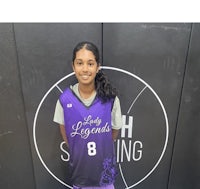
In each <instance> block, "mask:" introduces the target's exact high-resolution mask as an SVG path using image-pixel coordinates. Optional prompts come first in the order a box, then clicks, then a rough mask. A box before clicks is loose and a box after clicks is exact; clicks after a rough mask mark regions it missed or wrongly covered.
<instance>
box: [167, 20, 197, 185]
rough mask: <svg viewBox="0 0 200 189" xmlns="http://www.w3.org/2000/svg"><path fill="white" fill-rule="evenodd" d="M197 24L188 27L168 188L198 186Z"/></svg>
mask: <svg viewBox="0 0 200 189" xmlns="http://www.w3.org/2000/svg"><path fill="white" fill-rule="evenodd" d="M199 52H200V25H199V24H194V25H193V28H192V35H191V42H190V48H189V55H188V61H187V67H186V73H185V78H184V86H183V95H182V99H181V106H180V115H179V119H178V127H177V133H176V138H175V147H174V154H173V162H172V170H171V176H170V184H169V188H170V189H179V188H180V189H181V188H192V189H198V188H200V182H199V178H200V161H199V160H200V151H199V149H200V129H199V123H200V105H199V101H200V89H199V86H200V53H199Z"/></svg>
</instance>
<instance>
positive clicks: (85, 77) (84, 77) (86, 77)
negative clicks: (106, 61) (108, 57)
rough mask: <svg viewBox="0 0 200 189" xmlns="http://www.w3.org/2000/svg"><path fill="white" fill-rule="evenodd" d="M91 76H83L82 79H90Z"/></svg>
mask: <svg viewBox="0 0 200 189" xmlns="http://www.w3.org/2000/svg"><path fill="white" fill-rule="evenodd" d="M89 77H90V76H89V75H82V76H81V78H82V79H88V78H89Z"/></svg>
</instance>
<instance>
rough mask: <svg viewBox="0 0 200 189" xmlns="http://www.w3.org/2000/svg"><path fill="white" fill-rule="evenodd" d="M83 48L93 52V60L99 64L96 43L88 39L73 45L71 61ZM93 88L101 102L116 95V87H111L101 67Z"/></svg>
mask: <svg viewBox="0 0 200 189" xmlns="http://www.w3.org/2000/svg"><path fill="white" fill-rule="evenodd" d="M83 48H85V49H87V50H89V51H91V52H92V53H93V54H94V57H95V60H96V62H97V64H98V66H99V65H100V61H99V59H100V57H99V50H98V48H97V46H96V45H94V44H93V43H91V42H88V41H83V42H80V43H78V44H77V45H76V46H75V48H74V50H73V56H72V61H73V62H74V60H75V59H76V53H77V52H78V51H79V50H81V49H83ZM95 89H96V92H97V96H98V97H99V98H100V99H101V101H102V102H103V103H104V102H107V101H108V100H111V99H114V98H115V97H116V96H117V90H116V88H113V87H112V85H111V83H110V81H109V80H108V78H107V76H106V74H105V73H104V72H103V71H102V70H101V69H100V70H99V71H98V73H97V74H96V77H95Z"/></svg>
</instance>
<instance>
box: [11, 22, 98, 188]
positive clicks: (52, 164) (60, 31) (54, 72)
mask: <svg viewBox="0 0 200 189" xmlns="http://www.w3.org/2000/svg"><path fill="white" fill-rule="evenodd" d="M14 29H15V35H16V42H17V52H18V57H19V66H20V72H21V78H22V89H23V94H24V100H25V109H26V112H25V113H26V116H27V120H28V128H29V133H30V136H33V132H32V130H33V123H34V117H35V113H36V110H37V107H38V106H39V103H40V102H41V100H42V98H43V97H44V95H45V93H46V92H47V91H48V90H49V89H50V87H52V85H53V84H54V83H56V82H57V81H58V80H60V79H61V78H62V77H64V76H65V75H67V74H69V73H71V72H72V68H71V61H72V50H73V48H74V46H75V45H76V44H77V43H78V42H80V41H83V40H89V41H93V42H94V43H95V44H97V45H98V47H99V48H100V49H101V24H58V23H56V24H53V23H50V24H14ZM62 85H63V86H59V87H60V88H62V87H63V89H64V87H66V86H67V85H68V83H67V81H64V82H63V84H62ZM59 95H60V92H59V90H58V89H57V88H54V90H52V91H51V93H50V94H49V95H48V96H47V98H46V99H45V101H44V103H43V104H42V106H41V109H40V111H39V113H38V117H37V120H36V121H37V124H36V129H35V132H36V133H35V136H36V143H37V145H38V150H39V153H40V154H41V158H42V161H43V162H44V164H45V165H46V166H47V169H48V170H49V172H48V170H47V169H45V165H44V166H43V165H42V163H41V160H39V158H38V156H37V154H36V150H35V146H34V145H33V141H32V138H31V144H32V153H33V162H34V171H35V178H36V186H37V189H40V188H41V189H43V188H49V189H50V188H64V185H63V184H61V183H60V182H58V181H57V180H56V179H54V178H53V177H56V178H57V179H60V180H61V181H62V182H66V180H67V179H66V177H67V176H66V175H67V173H66V171H67V168H66V163H65V162H63V161H61V158H60V156H61V154H62V152H61V150H60V143H61V135H60V133H59V128H58V125H57V124H55V123H54V122H53V113H54V109H55V104H56V100H57V99H58V98H59ZM51 174H53V176H52V175H51ZM67 184H70V183H67Z"/></svg>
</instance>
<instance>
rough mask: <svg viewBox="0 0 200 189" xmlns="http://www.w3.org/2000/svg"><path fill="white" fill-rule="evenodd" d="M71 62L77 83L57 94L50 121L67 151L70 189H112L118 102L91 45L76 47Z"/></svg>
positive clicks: (96, 53) (84, 43) (78, 45)
mask: <svg viewBox="0 0 200 189" xmlns="http://www.w3.org/2000/svg"><path fill="white" fill-rule="evenodd" d="M72 61H73V64H72V67H73V70H74V72H75V75H76V78H77V80H78V83H77V84H75V85H74V86H71V87H70V88H67V89H66V90H65V91H64V92H63V93H62V94H61V96H60V98H59V100H58V101H57V104H56V109H55V115H54V121H55V122H57V123H59V124H60V131H61V135H62V137H63V139H64V141H65V142H66V144H67V146H68V147H69V154H70V162H69V164H70V167H71V171H72V172H71V174H72V178H71V180H72V183H73V189H114V185H113V183H114V180H115V176H116V170H115V166H116V162H115V155H114V145H113V141H114V140H116V139H117V135H118V131H119V129H120V128H121V126H122V120H121V108H120V102H119V98H118V97H117V96H116V91H115V89H114V88H112V86H111V84H110V83H109V81H108V79H107V78H106V76H105V74H104V73H103V72H102V71H101V70H100V63H99V51H98V48H97V47H96V46H95V45H94V44H93V43H91V42H81V43H79V44H77V46H76V47H75V48H74V51H73V59H72Z"/></svg>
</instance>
